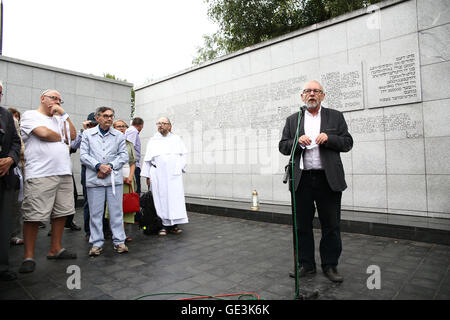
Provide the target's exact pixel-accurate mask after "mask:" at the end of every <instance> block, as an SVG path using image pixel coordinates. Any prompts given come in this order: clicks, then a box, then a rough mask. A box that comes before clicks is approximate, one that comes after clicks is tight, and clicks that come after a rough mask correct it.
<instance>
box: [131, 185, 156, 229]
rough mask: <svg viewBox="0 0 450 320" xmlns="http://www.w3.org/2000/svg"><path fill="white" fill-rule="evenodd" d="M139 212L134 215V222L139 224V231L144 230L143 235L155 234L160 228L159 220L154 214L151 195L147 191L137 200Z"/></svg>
mask: <svg viewBox="0 0 450 320" xmlns="http://www.w3.org/2000/svg"><path fill="white" fill-rule="evenodd" d="M139 206H140V207H141V210H140V212H138V213H136V216H135V218H134V219H135V221H137V222H139V229H143V230H144V234H146V235H151V234H157V233H158V232H159V230H161V228H162V221H161V218H160V217H158V215H157V214H156V209H155V203H154V201H153V194H152V192H151V191H147V192H146V193H144V194H142V195H141V196H140V198H139Z"/></svg>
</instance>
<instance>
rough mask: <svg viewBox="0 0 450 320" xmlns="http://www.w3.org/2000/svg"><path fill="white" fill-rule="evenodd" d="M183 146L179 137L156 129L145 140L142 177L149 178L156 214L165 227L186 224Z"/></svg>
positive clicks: (184, 153)
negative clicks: (146, 140)
mask: <svg viewBox="0 0 450 320" xmlns="http://www.w3.org/2000/svg"><path fill="white" fill-rule="evenodd" d="M186 153H187V151H186V147H185V145H184V143H183V141H182V140H181V138H180V137H179V136H177V135H176V134H173V133H170V132H169V133H168V134H167V135H166V136H163V135H162V134H160V133H159V132H157V133H156V134H155V135H154V136H153V137H152V138H150V140H149V141H148V143H147V148H146V152H145V157H144V163H143V165H142V170H141V176H143V177H147V178H150V187H151V190H152V193H153V199H154V202H155V208H156V213H157V214H158V216H159V217H160V218H161V220H162V223H163V225H164V226H173V225H175V224H182V223H188V222H189V221H188V217H187V213H186V204H185V200H184V187H183V178H182V173H183V172H185V169H186Z"/></svg>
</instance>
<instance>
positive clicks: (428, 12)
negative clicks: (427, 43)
mask: <svg viewBox="0 0 450 320" xmlns="http://www.w3.org/2000/svg"><path fill="white" fill-rule="evenodd" d="M417 15H418V24H419V30H423V29H427V28H431V27H435V26H439V25H442V24H446V23H449V22H450V3H449V1H448V0H433V1H432V2H430V0H417Z"/></svg>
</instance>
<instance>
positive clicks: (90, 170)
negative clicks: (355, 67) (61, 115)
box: [80, 107, 128, 256]
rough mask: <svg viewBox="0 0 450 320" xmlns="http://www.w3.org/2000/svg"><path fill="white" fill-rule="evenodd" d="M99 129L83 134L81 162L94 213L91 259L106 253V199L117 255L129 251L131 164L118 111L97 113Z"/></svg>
mask: <svg viewBox="0 0 450 320" xmlns="http://www.w3.org/2000/svg"><path fill="white" fill-rule="evenodd" d="M95 119H96V120H97V122H98V126H96V127H95V128H92V129H88V130H85V131H84V132H83V138H82V140H81V148H80V160H81V163H82V164H83V165H85V166H86V189H87V198H88V202H89V213H90V224H89V227H90V232H91V235H90V238H89V242H90V243H91V244H92V248H91V250H90V251H89V255H90V256H98V255H100V254H101V253H102V251H103V244H104V242H105V237H104V234H103V210H104V204H105V200H106V201H107V202H108V213H109V217H110V227H111V232H112V238H113V247H114V250H115V251H116V252H117V253H125V252H128V247H127V246H126V245H125V238H126V236H125V230H124V228H123V211H122V198H123V175H122V166H123V165H124V164H125V163H127V162H128V151H127V147H126V144H125V135H124V134H122V133H121V132H120V131H118V130H116V129H114V128H112V125H113V121H114V110H113V109H112V108H110V107H99V108H97V110H96V112H95Z"/></svg>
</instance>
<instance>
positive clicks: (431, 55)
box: [136, 0, 450, 218]
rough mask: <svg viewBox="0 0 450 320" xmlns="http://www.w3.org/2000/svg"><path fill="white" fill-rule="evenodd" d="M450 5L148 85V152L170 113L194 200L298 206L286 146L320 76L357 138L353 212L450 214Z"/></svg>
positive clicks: (350, 27)
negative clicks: (308, 87)
mask: <svg viewBox="0 0 450 320" xmlns="http://www.w3.org/2000/svg"><path fill="white" fill-rule="evenodd" d="M449 6H450V3H449V1H447V0H438V1H433V5H432V6H431V5H430V3H429V1H425V0H410V1H393V0H391V1H385V2H381V3H379V4H377V5H376V6H371V7H369V8H367V9H362V10H359V11H355V12H352V13H349V14H346V15H344V16H341V17H338V18H336V19H333V20H330V21H325V22H323V23H320V24H316V25H313V26H310V27H308V28H305V29H302V30H299V31H296V32H293V33H290V34H288V35H285V36H282V37H279V38H276V39H273V40H271V41H267V42H264V43H261V44H259V45H255V46H253V47H249V48H245V49H243V50H241V51H238V52H236V53H233V54H230V55H227V56H225V57H221V58H218V59H216V60H214V61H212V62H209V63H205V64H203V65H201V66H199V67H193V68H191V69H187V70H183V71H181V72H179V73H177V74H174V75H170V76H167V77H166V78H164V79H160V80H158V81H154V82H152V83H149V84H146V85H143V86H141V87H138V88H137V90H136V115H138V116H141V117H142V118H144V120H145V123H146V124H145V126H144V130H143V131H142V132H141V139H142V145H143V148H144V150H143V152H144V153H145V146H146V142H147V141H148V139H149V137H151V136H152V135H153V134H154V133H155V132H156V126H155V123H156V121H157V119H158V118H159V117H161V116H168V117H169V118H170V120H171V122H172V124H173V132H174V133H177V134H179V135H181V136H182V138H183V140H184V141H185V143H186V146H187V148H188V150H189V154H188V168H187V173H186V174H185V176H184V185H185V192H186V194H187V195H188V196H192V197H201V198H211V199H229V200H239V201H241V200H244V201H250V199H251V193H252V191H253V190H254V189H256V190H257V191H258V194H259V197H260V201H261V202H263V203H276V204H286V205H288V204H289V203H290V198H289V192H288V187H287V185H285V184H283V183H282V175H283V173H284V166H285V164H286V163H287V161H288V159H287V157H286V156H283V155H281V154H280V153H279V151H278V142H279V139H280V137H281V131H282V129H283V126H284V123H285V119H286V117H287V116H289V115H290V114H292V113H294V112H297V111H298V110H299V108H300V107H301V106H302V103H301V100H300V92H301V90H302V88H303V85H304V84H305V83H306V82H307V81H309V80H313V79H315V80H318V81H320V82H321V83H322V84H323V86H324V89H325V93H326V96H325V100H324V103H323V105H324V106H325V107H329V108H333V109H337V110H340V111H342V112H343V113H344V116H345V119H346V121H347V124H348V126H349V131H350V133H351V134H352V136H353V138H354V148H353V150H352V151H351V152H349V153H343V154H341V157H342V160H343V163H344V169H345V173H346V181H347V184H348V189H347V190H346V191H344V193H343V200H342V204H343V208H344V209H347V210H356V211H370V212H379V213H389V214H406V215H417V216H428V217H441V218H450V197H449V190H450V151H449V150H450V129H449V126H448V123H449V122H450V61H449V60H450V50H449V47H450V46H449V43H450V41H449V40H450V15H449V14H444V13H445V12H447V13H448V12H449V10H450V8H449Z"/></svg>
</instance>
